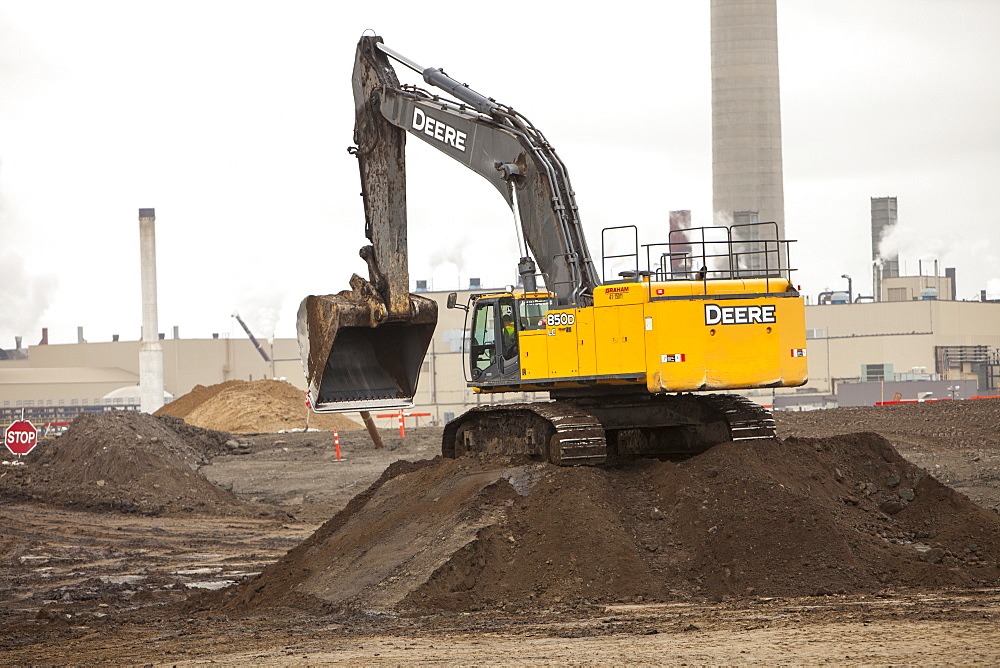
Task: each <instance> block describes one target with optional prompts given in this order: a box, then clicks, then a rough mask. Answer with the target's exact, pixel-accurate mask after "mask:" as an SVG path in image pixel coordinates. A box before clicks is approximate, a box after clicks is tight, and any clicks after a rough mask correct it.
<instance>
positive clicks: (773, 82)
mask: <svg viewBox="0 0 1000 668" xmlns="http://www.w3.org/2000/svg"><path fill="white" fill-rule="evenodd" d="M777 14H778V10H777V4H776V0H712V5H711V16H712V18H711V23H712V202H713V204H712V206H713V208H714V211H715V215H716V217H719V218H721V219H723V220H725V221H726V225H731V222H730V221H732V219H733V216H734V213H735V212H737V211H756V212H757V217H758V220H760V221H761V222H771V221H774V222H775V223H777V235H778V238H779V239H784V238H785V193H784V184H783V176H782V166H781V100H780V95H779V90H778V18H777ZM750 229H753V228H750ZM771 234H774V232H770V233H767V234H765V235H762V236H759V237H754V236H751V235H750V234H749V232H746V231H745V233H744V234H740V233H739V232H736V233H734V240H740V241H743V240H749V239H752V238H753V239H765V238H769V237H770V236H771ZM784 255H785V254H784V253H781V256H782V257H781V258H780V262H781V264H782V266H784V265H785V264H786V262H787V260H786V259H785V257H784ZM760 259H761V264H762V263H763V258H762V257H761V258H760ZM774 261H775V259H774V258H772V257H767V262H768V265H769V266H773V263H774ZM755 268H757V267H755Z"/></svg>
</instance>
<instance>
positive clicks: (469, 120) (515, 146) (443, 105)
mask: <svg viewBox="0 0 1000 668" xmlns="http://www.w3.org/2000/svg"><path fill="white" fill-rule="evenodd" d="M390 57H391V58H393V59H395V60H397V61H398V62H400V63H403V64H404V65H406V66H407V67H409V68H411V69H413V70H415V71H417V72H419V73H420V74H421V75H422V77H423V79H424V81H425V82H427V83H428V84H430V85H432V86H435V87H436V88H438V89H441V90H442V91H444V92H446V93H448V94H450V95H451V96H453V97H454V98H456V99H455V100H452V99H448V98H445V97H442V96H439V95H435V94H432V93H429V92H428V91H426V90H423V89H420V88H417V87H414V86H408V85H403V84H400V82H399V79H398V78H397V76H396V72H395V70H394V69H393V67H392V65H391V63H390V61H389V58H390ZM352 80H353V89H354V102H355V128H354V142H355V144H356V146H355V147H353V148H352V149H351V150H352V152H353V153H354V155H355V156H356V157H357V159H358V166H359V169H360V173H361V188H362V193H361V194H362V196H363V198H364V210H365V235H366V236H367V238H368V239H369V241H371V245H369V246H365V247H364V248H362V249H361V257H362V258H364V260H365V261H366V263H367V264H368V273H369V278H368V279H367V280H366V279H364V278H362V277H360V276H358V275H356V274H355V275H354V276H352V277H351V280H350V285H351V290H350V291H344V292H341V293H339V294H337V295H327V296H310V297H307V298H306V299H305V300H303V302H302V305H301V306H300V308H299V317H298V338H299V347H300V353H301V356H302V360H303V365H304V367H305V371H306V380H307V384H308V387H309V394H310V397H311V400H312V405H313V407H314V409H316V410H318V411H336V410H341V411H343V410H367V409H368V408H388V407H399V406H406V405H410V403H411V401H412V397H413V395H414V394H415V392H416V380H417V377H418V376H419V368H420V364H421V363H422V361H423V358H424V355H425V353H426V351H427V347H428V345H429V343H430V339H431V337H432V336H433V330H434V326H435V324H436V322H437V307H436V304H435V303H434V302H433V301H431V300H428V299H425V298H422V297H419V296H417V295H411V294H409V270H408V261H407V260H408V254H407V219H406V164H405V162H406V160H405V133H410V134H412V135H414V136H416V137H418V138H420V139H421V140H423V141H425V142H427V143H428V144H430V145H431V146H433V147H435V148H436V149H438V150H439V151H441V152H443V153H445V154H447V155H448V156H450V157H451V158H453V159H454V160H456V161H458V162H460V163H462V164H464V165H465V166H466V167H468V168H470V169H472V170H473V171H475V172H476V173H477V174H479V175H480V176H482V177H483V178H485V179H486V180H487V181H489V182H490V183H492V184H493V186H494V187H495V188H496V189H497V191H498V192H499V193H500V194H501V196H503V198H504V200H505V201H506V202H507V205H508V206H510V207H511V209H512V210H513V211H514V212H515V214H516V216H517V219H518V226H519V229H520V232H521V234H520V235H519V239H518V241H519V245H520V246H521V255H522V257H521V259H520V261H519V263H518V273H519V274H520V276H521V277H522V282H523V284H524V286H525V288H526V289H527V290H529V291H533V290H534V289H535V286H536V279H537V276H538V275H541V276H542V277H543V279H544V281H545V286H546V288H547V289H548V290H549V291H550V292H551V293H553V294H554V301H555V303H556V304H557V305H558V306H563V307H569V306H575V305H578V306H586V305H589V304H591V303H592V301H593V289H594V288H595V287H596V286H597V285H598V284H599V283H600V281H599V279H598V276H597V272H596V269H595V267H594V263H593V259H592V258H591V255H590V251H589V250H588V248H587V243H586V240H585V237H584V234H583V228H582V225H581V223H580V219H579V214H578V211H577V206H576V201H575V197H574V194H573V190H572V187H571V185H570V182H569V175H568V173H567V171H566V168H565V166H564V165H563V163H562V161H561V160H560V159H559V157H558V156H557V155H556V153H555V151H554V150H553V149H552V147H551V145H550V144H549V143H548V141H547V140H546V139H545V137H544V136H543V135H542V133H541V132H540V131H538V130H537V128H535V127H534V126H533V125H532V124H531V123H530V122H529V121H528V120H527V119H526V118H525V117H524V116H522V115H521V114H519V113H518V112H516V111H514V109H512V108H511V107H509V106H506V105H503V104H500V103H498V102H496V101H494V100H492V99H490V98H487V97H485V96H483V95H480V94H479V93H477V92H475V91H474V90H472V89H471V88H469V87H468V86H466V85H464V84H461V83H459V82H458V81H456V80H454V79H452V78H451V77H449V76H448V75H447V74H445V73H444V71H443V70H440V69H434V68H422V67H420V66H419V65H416V64H415V63H413V62H412V61H410V60H409V59H407V58H405V57H404V56H401V55H400V54H398V53H396V52H394V51H392V50H391V49H389V48H388V47H386V46H385V45H384V44H383V43H382V39H381V38H380V37H374V36H365V37H362V38H361V41H360V42H359V43H358V48H357V53H356V58H355V65H354V73H353V79H352Z"/></svg>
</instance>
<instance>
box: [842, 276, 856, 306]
mask: <svg viewBox="0 0 1000 668" xmlns="http://www.w3.org/2000/svg"><path fill="white" fill-rule="evenodd" d="M840 277H841V278H846V279H847V303H848V304H850V303H852V302H853V301H854V292H853V291H852V290H851V277H850V276H848V275H847V274H841V275H840Z"/></svg>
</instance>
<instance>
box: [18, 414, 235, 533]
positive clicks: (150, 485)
mask: <svg viewBox="0 0 1000 668" xmlns="http://www.w3.org/2000/svg"><path fill="white" fill-rule="evenodd" d="M227 438H229V436H228V435H226V434H220V433H218V432H210V431H205V430H202V429H198V428H197V427H192V426H191V425H188V424H185V423H184V422H183V421H182V420H180V419H178V418H174V417H171V416H153V415H147V414H145V413H139V412H134V411H114V412H111V413H100V414H88V413H83V414H81V415H80V416H78V417H77V418H76V419H75V420H74V421H73V424H72V425H70V428H69V430H68V431H67V432H66V433H65V434H64V435H62V436H60V437H59V438H58V439H56V440H54V441H51V442H44V443H42V444H40V445H39V446H38V447H37V448H36V449H35V450H34V451H32V453H31V455H30V456H29V457H28V458H27V459H26V465H25V466H23V467H16V468H15V467H11V468H9V469H8V468H6V467H5V469H6V470H4V471H3V472H2V474H0V489H2V490H3V492H4V495H5V496H8V497H9V498H20V499H32V500H38V501H43V502H45V503H50V504H55V505H61V506H67V507H74V508H86V509H107V510H116V511H122V512H138V513H147V514H161V513H177V512H199V513H229V512H234V511H237V510H240V511H241V512H245V510H246V508H247V504H245V503H243V502H242V501H240V500H238V499H237V498H236V497H235V496H234V495H233V494H232V492H228V491H225V490H223V489H221V488H219V487H217V486H216V485H214V484H212V483H211V482H209V480H208V479H207V478H205V477H204V476H202V475H201V474H200V473H198V472H197V470H196V469H197V467H198V466H199V465H200V464H203V463H205V458H206V457H207V456H210V455H214V454H219V453H222V452H225V451H226V446H225V442H226V439H227Z"/></svg>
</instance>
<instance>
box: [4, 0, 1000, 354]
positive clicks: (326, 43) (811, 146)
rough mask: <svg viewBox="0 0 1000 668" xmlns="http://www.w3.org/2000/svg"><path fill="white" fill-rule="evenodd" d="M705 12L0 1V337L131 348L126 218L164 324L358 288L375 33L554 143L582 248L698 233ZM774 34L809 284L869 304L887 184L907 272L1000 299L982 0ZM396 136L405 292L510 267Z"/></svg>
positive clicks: (809, 12) (223, 327)
mask: <svg viewBox="0 0 1000 668" xmlns="http://www.w3.org/2000/svg"><path fill="white" fill-rule="evenodd" d="M708 4H709V3H708V2H705V1H703V0H672V1H667V2H660V3H652V2H632V1H631V0H625V1H623V2H616V3H613V4H605V5H603V9H601V10H599V11H593V12H586V11H580V9H579V8H578V7H577V8H574V6H573V5H572V4H570V3H566V2H558V3H556V2H546V1H545V0H542V1H540V2H534V3H531V4H530V5H523V4H522V5H510V6H509V8H508V9H502V7H503V5H498V4H496V3H493V4H479V5H476V4H473V3H468V2H449V1H447V0H441V1H438V2H434V3H418V2H397V1H395V0H391V1H386V2H379V3H334V2H284V3H264V2H234V1H217V2H193V1H174V2H169V3H166V2H161V3H152V2H131V1H130V2H109V1H106V0H90V1H89V2H77V1H72V2H69V1H66V2H56V1H45V0H33V1H31V2H27V1H26V0H19V1H15V0H0V347H3V348H11V347H13V345H14V341H13V337H14V335H18V334H19V335H23V336H24V343H25V344H34V343H37V341H38V339H39V337H40V328H41V327H43V326H47V327H48V328H49V336H50V342H53V343H65V342H74V341H75V340H76V328H77V326H83V327H84V330H85V336H86V338H87V339H88V340H89V341H106V340H110V338H111V335H112V334H120V335H121V336H122V338H123V339H137V338H139V330H140V326H141V301H140V293H139V235H138V209H139V208H140V207H154V208H155V209H156V215H157V230H156V231H157V265H158V266H157V272H158V281H159V306H160V308H159V323H160V327H159V328H160V331H162V332H166V333H168V336H169V333H170V332H171V330H172V327H173V326H174V325H177V326H179V327H180V332H181V335H182V336H184V337H207V336H210V335H211V333H212V332H221V333H232V334H233V335H234V336H242V332H241V331H240V330H239V329H238V325H235V321H233V320H232V319H231V317H230V315H231V314H232V313H233V312H234V311H236V310H238V311H239V312H240V313H241V314H242V315H243V317H244V318H245V319H246V320H247V321H248V322H249V324H250V326H251V328H252V329H254V331H255V333H256V334H257V335H258V336H259V337H262V338H266V337H268V336H270V335H271V334H272V333H274V334H275V335H277V336H279V337H289V336H294V323H295V311H296V309H297V306H298V302H299V301H300V300H301V298H302V297H304V296H305V295H307V294H325V293H329V292H336V291H339V290H342V289H346V288H347V281H348V279H349V278H350V275H351V273H352V272H357V273H360V274H362V275H367V273H366V269H365V266H364V263H363V262H362V261H361V260H360V259H359V258H358V257H357V250H358V248H360V247H361V246H362V245H363V244H364V243H365V239H364V232H363V230H364V215H363V212H362V208H361V198H360V197H359V196H358V193H359V191H360V185H359V180H358V173H357V165H356V162H355V159H354V158H353V157H351V156H350V155H348V153H347V151H346V148H347V147H348V146H349V145H350V144H351V135H352V130H353V101H352V97H351V86H350V77H351V68H352V66H353V60H354V49H355V45H356V43H357V40H358V37H359V36H360V35H361V33H362V32H363V31H364V30H365V29H369V28H370V29H373V30H374V31H375V32H376V33H377V34H380V35H382V36H383V37H384V39H385V41H386V43H387V44H388V45H389V46H391V47H393V48H394V49H396V50H397V51H399V52H401V53H403V54H405V55H406V56H408V57H410V58H411V59H413V60H415V61H416V62H418V63H420V64H422V65H424V66H434V67H444V68H445V70H446V71H447V72H448V73H449V74H451V75H452V76H454V77H455V78H457V79H459V80H461V81H465V82H467V83H469V84H470V85H471V86H472V87H473V88H475V89H476V90H478V91H479V92H481V93H484V94H486V95H489V96H492V97H495V98H496V99H498V100H500V101H502V102H504V103H507V104H510V105H512V106H514V107H515V108H516V109H518V110H519V111H521V112H522V113H524V114H525V115H526V116H527V117H528V118H529V119H531V120H532V121H533V122H534V123H535V124H536V125H537V126H538V127H539V128H540V129H541V130H542V131H543V132H544V133H545V134H546V136H547V137H548V138H549V140H550V141H551V142H552V143H553V145H554V146H555V147H556V149H557V151H558V152H559V154H560V156H561V157H562V159H563V161H564V162H565V163H566V165H567V166H568V168H569V171H570V175H571V177H572V179H573V186H574V188H575V190H576V193H577V199H578V203H579V205H580V208H581V216H582V218H583V221H584V224H585V226H586V227H587V231H588V235H589V241H590V246H591V251H592V252H593V253H594V255H595V256H599V254H600V231H601V229H602V228H603V227H605V226H610V225H619V224H631V223H635V224H637V225H639V228H640V235H641V237H640V240H641V241H644V242H652V241H661V240H663V239H665V237H666V220H667V212H668V211H669V210H671V209H691V210H692V216H693V219H694V223H695V224H696V225H708V224H711V220H712V214H711V205H712V181H711V179H712V175H711V159H712V156H711V109H710V102H711V82H710V50H709V8H708ZM778 35H779V43H780V46H779V61H780V67H781V92H782V123H783V143H784V177H785V218H786V228H787V234H788V236H789V237H791V238H795V239H798V240H799V243H798V244H796V246H795V247H794V248H793V250H792V261H793V263H794V264H795V265H796V266H798V267H799V269H800V271H799V272H798V274H797V277H796V281H797V282H798V283H800V284H801V285H802V288H803V290H804V291H805V292H806V293H807V294H809V295H810V296H811V297H813V298H815V295H816V294H817V293H819V292H821V291H823V290H826V289H843V288H845V287H846V281H844V280H843V279H841V278H840V275H841V274H844V273H847V274H850V275H852V276H853V277H854V279H855V280H854V287H855V291H856V292H857V291H860V292H862V293H864V294H870V293H871V269H870V213H869V211H870V201H869V198H870V197H873V196H885V195H895V196H897V197H898V198H899V227H898V234H897V235H895V237H894V239H893V243H894V245H895V246H896V247H898V249H899V251H900V254H901V260H902V262H903V264H904V265H905V269H906V273H908V274H915V273H916V267H917V261H918V259H920V258H927V259H933V258H937V259H939V260H940V266H941V271H942V273H943V268H944V267H945V266H954V267H956V268H957V271H958V280H957V284H958V295H959V298H966V299H978V295H979V291H980V290H981V289H986V288H988V289H989V292H990V296H991V297H994V298H996V297H1000V213H998V211H1000V207H998V206H997V204H996V202H995V193H996V192H997V191H998V189H1000V185H998V184H1000V67H998V63H1000V39H998V35H1000V1H997V0H879V2H871V1H870V0H797V1H795V2H792V1H791V0H779V2H778ZM397 72H398V73H399V75H400V77H401V78H402V79H403V80H404V81H407V82H410V83H420V82H418V81H417V79H416V78H415V77H416V75H413V76H412V77H411V73H410V72H409V71H407V70H405V69H404V68H402V67H397ZM407 148H408V155H409V158H408V165H407V168H408V176H409V191H408V198H409V204H410V210H409V214H410V215H409V221H410V228H409V236H410V279H411V283H412V282H413V281H414V280H416V279H419V278H424V279H428V280H430V281H431V285H432V287H433V288H434V289H438V290H450V289H455V288H458V287H464V286H465V285H467V282H468V278H469V277H470V276H478V277H480V278H482V279H483V283H484V284H486V285H502V284H505V283H510V282H512V281H513V278H514V276H515V273H516V271H515V268H516V262H517V257H518V255H517V248H516V241H515V237H514V230H513V222H512V217H511V216H510V214H509V212H508V210H507V209H506V206H505V204H504V203H503V200H502V199H501V198H500V196H499V195H498V194H497V193H496V191H495V190H493V188H492V187H491V186H490V185H489V184H487V183H486V181H485V180H483V179H481V178H480V177H479V176H477V175H475V174H474V173H472V172H471V171H468V170H466V169H465V168H463V167H461V166H460V165H458V164H457V163H454V162H453V161H451V160H450V159H449V158H447V157H446V156H444V155H443V154H440V153H437V152H435V151H434V150H433V149H431V148H429V147H427V146H425V145H424V144H422V143H421V142H418V141H409V142H408V143H407Z"/></svg>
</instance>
